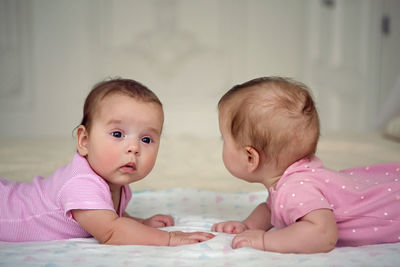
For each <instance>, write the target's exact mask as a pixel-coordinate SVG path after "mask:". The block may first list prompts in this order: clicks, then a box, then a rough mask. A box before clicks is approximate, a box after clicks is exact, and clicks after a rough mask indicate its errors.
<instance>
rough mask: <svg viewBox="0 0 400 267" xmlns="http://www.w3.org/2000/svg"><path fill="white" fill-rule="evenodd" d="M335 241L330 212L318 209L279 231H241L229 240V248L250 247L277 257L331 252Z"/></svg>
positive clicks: (336, 231)
mask: <svg viewBox="0 0 400 267" xmlns="http://www.w3.org/2000/svg"><path fill="white" fill-rule="evenodd" d="M337 240H338V230H337V225H336V220H335V217H334V215H333V212H332V211H331V210H328V209H319V210H314V211H311V212H310V213H308V214H307V215H305V216H304V217H303V218H301V219H300V220H299V221H298V222H296V223H294V224H292V225H290V226H288V227H285V228H282V229H279V230H274V231H268V232H265V231H260V230H249V231H245V232H243V233H241V234H239V235H237V236H236V237H235V238H234V239H233V241H232V247H233V248H240V247H253V248H257V249H261V250H267V251H274V252H281V253H318V252H328V251H331V250H332V249H333V248H334V247H335V245H336V242H337Z"/></svg>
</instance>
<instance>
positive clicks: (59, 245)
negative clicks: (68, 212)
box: [0, 133, 400, 267]
mask: <svg viewBox="0 0 400 267" xmlns="http://www.w3.org/2000/svg"><path fill="white" fill-rule="evenodd" d="M74 151H75V147H74V139H73V138H72V137H66V138H46V139H44V138H38V139H18V138H0V176H2V177H5V178H7V179H10V180H19V181H30V180H31V179H32V177H33V176H35V175H41V176H45V177H46V176H48V175H50V174H52V172H53V171H54V170H55V169H56V168H57V167H59V166H61V165H64V164H66V163H68V162H69V161H70V160H71V158H72V154H73V153H74ZM317 155H318V156H319V157H320V158H321V159H322V160H323V161H324V162H325V165H326V166H327V167H330V168H332V169H345V168H350V167H356V166H361V165H368V164H374V163H383V162H390V161H399V160H400V142H399V141H397V140H394V139H389V138H385V137H384V136H383V135H381V134H378V133H371V134H363V135H353V134H329V135H326V136H322V137H321V142H320V144H319V146H318V151H317ZM132 190H133V198H132V200H131V202H130V204H129V206H128V208H127V209H128V212H129V213H130V214H132V215H134V216H138V217H149V216H151V215H154V214H156V213H165V214H171V215H172V216H173V217H174V219H175V223H176V224H175V226H173V227H168V228H166V230H181V231H210V228H211V225H212V224H214V223H216V222H219V221H222V220H227V219H230V220H231V219H235V220H241V219H243V218H245V217H246V216H247V215H248V214H249V212H250V211H251V210H252V209H253V208H254V207H255V206H256V205H258V204H259V203H260V202H262V201H265V199H266V197H267V191H266V190H265V189H264V188H263V187H262V186H260V185H256V184H248V183H245V182H243V181H240V180H238V179H236V178H233V177H232V176H231V175H230V174H229V173H228V172H227V171H226V170H225V168H224V166H223V163H222V160H221V141H220V140H219V138H217V137H199V136H189V135H186V136H179V137H176V136H175V137H170V136H163V137H162V145H161V147H160V152H159V157H158V159H157V163H156V166H155V168H154V170H153V171H152V173H151V174H150V175H149V176H148V177H147V178H145V179H144V180H142V181H140V182H137V183H135V184H133V185H132ZM232 238H233V235H229V234H222V233H219V234H216V237H215V238H213V239H211V240H209V241H207V242H203V243H199V244H195V245H187V246H181V247H151V246H134V245H129V246H110V245H100V244H98V243H97V242H96V240H94V239H92V238H87V239H70V240H62V241H52V242H26V243H9V242H0V266H22V265H29V266H49V267H50V266H71V265H79V266H110V265H112V266H125V265H128V266H129V265H134V266H149V267H150V266H399V260H400V243H395V244H381V245H373V246H363V247H355V248H335V249H334V250H333V251H331V252H329V253H322V254H313V255H302V254H299V255H297V254H280V253H271V252H262V251H257V250H254V249H250V248H241V249H236V250H233V249H232V248H231V241H232Z"/></svg>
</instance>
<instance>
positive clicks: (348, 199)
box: [212, 77, 400, 253]
mask: <svg viewBox="0 0 400 267" xmlns="http://www.w3.org/2000/svg"><path fill="white" fill-rule="evenodd" d="M218 109H219V127H220V131H221V134H222V138H223V141H224V144H223V161H224V164H225V166H226V168H227V169H228V170H229V172H230V173H231V174H232V175H234V176H236V177H238V178H240V179H243V180H245V181H248V182H251V183H262V184H263V185H265V187H266V188H267V189H268V192H269V196H268V199H267V201H266V202H265V203H261V204H260V205H258V206H257V207H256V208H255V209H254V210H253V212H252V213H251V214H250V215H249V216H248V218H246V219H245V220H244V221H242V222H240V221H228V222H221V223H217V224H215V225H213V226H212V230H213V231H214V232H225V233H231V234H237V235H236V236H235V238H234V239H233V241H232V247H233V248H241V247H253V248H256V249H260V250H267V251H275V252H281V253H318V252H328V251H330V250H332V249H333V248H334V247H335V246H360V245H368V244H378V243H393V242H399V241H400V209H399V205H400V181H399V180H400V162H395V163H388V164H381V165H373V166H366V167H362V168H356V169H349V170H343V171H339V172H336V171H333V170H329V169H327V168H325V167H324V166H323V165H322V163H321V161H320V160H319V159H318V158H317V157H316V156H315V155H314V153H315V151H316V147H317V142H318V138H319V134H320V129H319V118H318V113H317V110H316V108H315V105H314V102H313V99H312V97H311V95H310V93H309V90H308V88H307V87H306V86H305V85H304V84H301V83H299V82H296V81H294V80H291V79H288V78H282V77H265V78H258V79H254V80H251V81H248V82H246V83H244V84H241V85H236V86H234V87H233V88H232V89H231V90H229V91H228V92H227V93H226V94H225V95H224V96H223V97H222V98H221V100H220V101H219V104H218ZM272 227H274V228H275V229H273V230H271V231H268V230H269V229H271V228H272Z"/></svg>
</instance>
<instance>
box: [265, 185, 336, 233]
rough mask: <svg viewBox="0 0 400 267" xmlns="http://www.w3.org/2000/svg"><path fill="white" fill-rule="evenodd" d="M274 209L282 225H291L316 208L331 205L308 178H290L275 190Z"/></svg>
mask: <svg viewBox="0 0 400 267" xmlns="http://www.w3.org/2000/svg"><path fill="white" fill-rule="evenodd" d="M273 208H274V211H275V213H276V216H275V217H276V219H277V220H278V221H279V223H278V224H280V225H281V226H282V227H285V226H288V225H291V224H293V223H295V222H296V221H297V220H299V219H300V218H302V217H303V216H305V215H306V214H307V213H309V212H311V211H313V210H317V209H330V210H332V207H331V206H330V204H329V203H328V201H327V199H326V198H325V196H324V195H323V193H322V192H321V190H320V189H319V188H318V186H316V185H315V184H313V182H312V181H310V180H308V179H291V181H290V182H287V183H284V184H282V185H281V186H280V187H279V188H278V189H277V191H276V192H275V201H274V207H273Z"/></svg>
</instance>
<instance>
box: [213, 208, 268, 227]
mask: <svg viewBox="0 0 400 267" xmlns="http://www.w3.org/2000/svg"><path fill="white" fill-rule="evenodd" d="M271 227H272V225H271V212H270V210H269V209H268V207H267V204H266V203H265V202H264V203H261V204H259V205H258V206H257V207H256V208H255V209H254V210H253V211H252V213H251V214H250V215H249V216H248V217H247V218H246V219H245V220H244V221H243V222H240V221H227V222H221V223H216V224H214V225H213V226H212V231H214V232H224V233H228V234H239V233H241V232H243V231H246V230H249V229H261V230H264V231H267V230H269V229H270V228H271Z"/></svg>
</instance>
